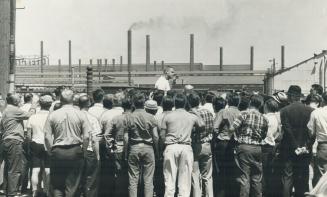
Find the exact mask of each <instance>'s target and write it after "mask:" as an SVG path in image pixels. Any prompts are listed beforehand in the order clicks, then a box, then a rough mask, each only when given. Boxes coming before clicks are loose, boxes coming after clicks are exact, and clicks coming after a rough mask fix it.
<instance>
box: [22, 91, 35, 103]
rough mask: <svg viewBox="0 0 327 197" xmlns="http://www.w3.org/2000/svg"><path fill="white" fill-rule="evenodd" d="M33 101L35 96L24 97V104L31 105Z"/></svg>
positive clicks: (27, 94)
mask: <svg viewBox="0 0 327 197" xmlns="http://www.w3.org/2000/svg"><path fill="white" fill-rule="evenodd" d="M32 100H33V94H31V93H26V94H25V95H24V103H31V102H32Z"/></svg>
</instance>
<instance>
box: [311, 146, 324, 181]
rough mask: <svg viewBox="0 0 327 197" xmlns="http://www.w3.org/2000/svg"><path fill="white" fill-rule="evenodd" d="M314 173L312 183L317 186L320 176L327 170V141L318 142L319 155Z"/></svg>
mask: <svg viewBox="0 0 327 197" xmlns="http://www.w3.org/2000/svg"><path fill="white" fill-rule="evenodd" d="M314 165H315V166H314V174H313V180H312V182H313V183H312V184H313V186H315V185H316V184H317V183H318V181H319V179H320V177H321V176H322V175H323V174H324V173H325V172H327V143H326V144H325V143H318V147H317V157H316V160H315V163H314Z"/></svg>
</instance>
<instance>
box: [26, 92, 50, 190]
mask: <svg viewBox="0 0 327 197" xmlns="http://www.w3.org/2000/svg"><path fill="white" fill-rule="evenodd" d="M39 103H40V106H41V110H40V111H39V112H37V113H36V114H34V115H32V116H31V117H30V119H29V120H28V122H27V137H28V138H29V139H30V141H31V142H30V148H31V156H32V158H31V160H32V161H31V165H32V178H31V179H32V191H33V196H36V195H37V193H38V185H39V184H40V180H39V177H40V176H39V174H40V172H44V176H42V177H44V180H43V185H44V191H45V193H46V194H47V195H49V193H48V192H49V175H50V161H49V156H48V154H47V152H46V151H45V148H44V133H43V127H44V125H45V121H46V120H47V118H48V115H49V108H50V107H51V104H52V97H51V96H49V95H45V96H41V97H40V100H39ZM41 169H42V170H41Z"/></svg>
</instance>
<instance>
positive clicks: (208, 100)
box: [205, 92, 215, 103]
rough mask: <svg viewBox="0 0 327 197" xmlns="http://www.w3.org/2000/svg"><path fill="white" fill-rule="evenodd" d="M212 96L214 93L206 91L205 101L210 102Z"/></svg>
mask: <svg viewBox="0 0 327 197" xmlns="http://www.w3.org/2000/svg"><path fill="white" fill-rule="evenodd" d="M214 97H215V95H214V94H212V93H210V92H209V93H207V94H206V95H205V102H206V103H212V101H213V98H214Z"/></svg>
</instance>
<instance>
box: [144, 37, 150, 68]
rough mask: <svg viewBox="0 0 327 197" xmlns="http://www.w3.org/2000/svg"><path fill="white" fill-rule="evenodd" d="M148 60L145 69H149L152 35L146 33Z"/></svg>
mask: <svg viewBox="0 0 327 197" xmlns="http://www.w3.org/2000/svg"><path fill="white" fill-rule="evenodd" d="M145 58H146V60H145V71H148V67H149V65H150V35H146V57H145Z"/></svg>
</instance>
